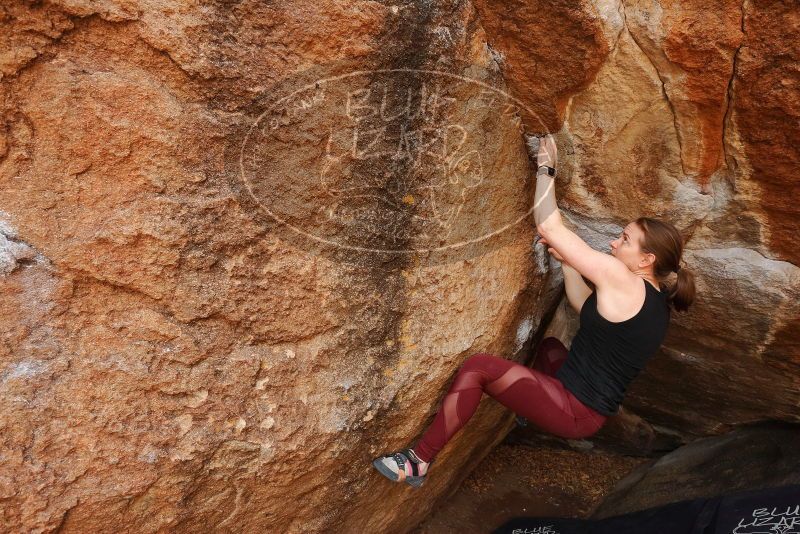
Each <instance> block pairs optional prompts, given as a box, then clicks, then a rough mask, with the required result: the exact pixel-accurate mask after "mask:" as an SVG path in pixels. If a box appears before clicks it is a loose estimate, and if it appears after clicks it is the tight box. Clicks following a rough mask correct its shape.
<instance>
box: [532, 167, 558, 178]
mask: <svg viewBox="0 0 800 534" xmlns="http://www.w3.org/2000/svg"><path fill="white" fill-rule="evenodd" d="M542 169H546V172H547V174H548V175H550V176H555V175H556V170H555V168H553V167H550V166H549V165H539V168H538V169H536V175H537V176H538V175H539V174H542Z"/></svg>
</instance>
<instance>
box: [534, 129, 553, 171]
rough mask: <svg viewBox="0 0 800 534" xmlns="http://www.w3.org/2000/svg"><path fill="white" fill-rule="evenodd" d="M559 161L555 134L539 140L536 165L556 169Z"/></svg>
mask: <svg viewBox="0 0 800 534" xmlns="http://www.w3.org/2000/svg"><path fill="white" fill-rule="evenodd" d="M557 161H558V148H557V147H556V140H555V138H554V137H553V134H547V135H545V136H544V137H542V138H541V139H540V140H539V153H538V154H537V155H536V165H537V166H541V165H547V166H548V167H553V168H555V167H556V162H557Z"/></svg>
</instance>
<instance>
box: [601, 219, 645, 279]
mask: <svg viewBox="0 0 800 534" xmlns="http://www.w3.org/2000/svg"><path fill="white" fill-rule="evenodd" d="M642 237H644V235H643V233H642V230H641V229H640V228H639V225H637V224H636V223H635V222H631V223H628V226H626V227H625V228H624V229H623V230H622V233H620V234H619V237H617V238H616V239H615V240H613V241H610V244H611V255H612V256H614V257H615V258H617V259H618V260H620V261H621V262H622V263H624V264H625V265H627V266H628V269H630V270H631V271H637V270H640V269H643V268H646V267H647V266H648V265H649V264H650V263H652V262H651V261H650V260H651V258H652V257H653V255H652V254H645V253H644V252H642V249H641V248H640V246H639V243H640V242H641V238H642Z"/></svg>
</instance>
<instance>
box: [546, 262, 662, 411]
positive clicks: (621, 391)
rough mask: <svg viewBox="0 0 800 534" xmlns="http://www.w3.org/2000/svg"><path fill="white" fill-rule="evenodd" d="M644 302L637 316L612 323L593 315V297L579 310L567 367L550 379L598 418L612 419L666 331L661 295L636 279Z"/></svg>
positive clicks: (595, 300) (594, 297) (594, 299)
mask: <svg viewBox="0 0 800 534" xmlns="http://www.w3.org/2000/svg"><path fill="white" fill-rule="evenodd" d="M642 282H644V285H645V287H646V289H645V299H644V304H643V305H642V308H641V309H640V310H639V312H638V313H637V314H636V315H634V316H633V317H631V318H630V319H627V320H625V321H621V322H618V323H614V322H611V321H608V320H607V319H605V318H604V317H603V316H602V315H600V313H599V312H598V311H597V292H596V291H592V294H591V295H589V297H587V299H586V301H585V302H584V303H583V307H582V308H581V313H580V319H581V325H580V328H578V332H577V333H576V334H575V337H574V338H573V340H572V344H571V346H570V349H569V354H568V356H567V361H566V362H564V364H563V365H562V366H561V368H560V369H559V370H558V372H557V373H556V378H558V379H559V380H560V381H561V383H562V384H564V387H565V388H566V389H568V390H569V391H570V392H572V394H573V395H575V397H577V399H578V400H579V401H581V402H582V403H583V404H585V405H586V406H588V407H590V408H592V409H594V410H596V411H598V412H600V413H601V414H603V415H606V416H609V415H614V414H616V413H617V412H618V411H619V405H620V403H621V402H622V398H623V396H624V395H625V390H626V389H627V388H628V384H630V382H631V381H632V380H633V379H634V378H636V376H637V375H638V374H639V373H640V372H641V370H642V369H644V366H645V363H647V360H649V359H650V357H651V356H653V355H654V354H655V353H656V351H657V350H658V348H659V347H660V346H661V343H662V341H664V337H665V336H666V334H667V327H668V326H669V318H670V308H669V304H668V303H667V295H666V292H665V291H661V292H659V291H658V290H657V289H656V288H655V287H653V285H652V284H651V283H650V282H648V281H647V280H645V279H644V278H642Z"/></svg>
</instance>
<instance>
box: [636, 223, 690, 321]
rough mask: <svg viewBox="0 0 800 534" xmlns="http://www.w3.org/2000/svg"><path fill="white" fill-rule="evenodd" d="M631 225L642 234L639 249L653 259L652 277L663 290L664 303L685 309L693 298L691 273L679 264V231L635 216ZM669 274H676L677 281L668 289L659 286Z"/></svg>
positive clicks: (680, 242)
mask: <svg viewBox="0 0 800 534" xmlns="http://www.w3.org/2000/svg"><path fill="white" fill-rule="evenodd" d="M635 222H636V224H637V225H638V226H639V228H641V229H642V232H643V233H644V237H643V238H642V240H641V241H640V243H639V248H641V249H642V252H645V253H652V254H654V255H655V257H656V260H655V262H654V263H653V274H654V275H655V277H656V279H657V280H658V281H659V284H660V285H662V287H666V291H667V301H668V302H669V303H670V304H672V307H673V308H675V310H676V311H686V310H688V309H689V306H691V304H692V303H693V302H694V298H695V286H694V274H693V273H692V272H691V271H690V270H689V269H687V268H686V266H685V265H681V257H682V256H683V237H682V236H681V234H680V232H678V229H677V228H675V226H674V225H672V224H671V223H668V222H665V221H662V220H659V219H653V218H651V217H639V218H638V219H636V221H635ZM672 272H675V273H678V279H677V281H676V282H675V283H674V284H673V285H671V286H669V285H666V284H662V283H661V282H663V281H664V280H666V278H667V277H668V276H669V274H670V273H672Z"/></svg>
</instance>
